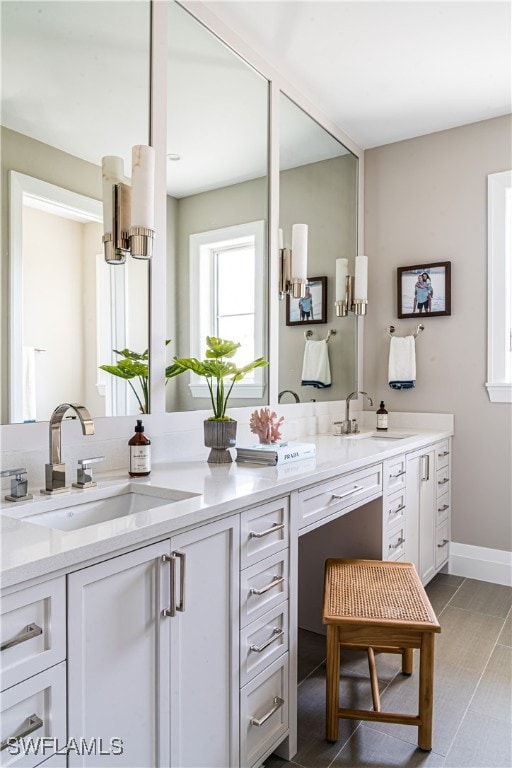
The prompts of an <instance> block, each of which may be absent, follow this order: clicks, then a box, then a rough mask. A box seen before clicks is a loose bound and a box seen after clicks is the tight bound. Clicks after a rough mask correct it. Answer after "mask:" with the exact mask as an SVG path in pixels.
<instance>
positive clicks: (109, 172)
mask: <svg viewBox="0 0 512 768" xmlns="http://www.w3.org/2000/svg"><path fill="white" fill-rule="evenodd" d="M101 175H102V185H103V186H102V190H103V232H104V234H112V187H113V185H114V184H119V183H120V182H122V181H124V164H123V158H122V157H116V156H115V155H107V156H106V157H103V158H102V159H101Z"/></svg>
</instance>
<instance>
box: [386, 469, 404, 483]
mask: <svg viewBox="0 0 512 768" xmlns="http://www.w3.org/2000/svg"><path fill="white" fill-rule="evenodd" d="M402 475H405V469H402V471H401V472H398V473H397V474H396V475H390V476H389V479H390V480H394V479H395V477H402Z"/></svg>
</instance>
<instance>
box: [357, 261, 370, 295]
mask: <svg viewBox="0 0 512 768" xmlns="http://www.w3.org/2000/svg"><path fill="white" fill-rule="evenodd" d="M367 299H368V256H356V275H355V280H354V301H366V300H367Z"/></svg>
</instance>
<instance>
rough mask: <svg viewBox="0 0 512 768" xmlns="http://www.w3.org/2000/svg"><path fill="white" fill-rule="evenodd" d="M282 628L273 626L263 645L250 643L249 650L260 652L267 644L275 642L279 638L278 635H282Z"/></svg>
mask: <svg viewBox="0 0 512 768" xmlns="http://www.w3.org/2000/svg"><path fill="white" fill-rule="evenodd" d="M283 635H284V630H283V629H279V627H274V629H273V630H272V634H271V635H270V637H269V639H268V640H267V642H266V643H263V645H251V646H250V648H249V650H250V651H254V652H255V653H261V652H262V651H264V650H265V648H268V646H269V645H271V644H272V643H275V641H276V640H279V638H280V637H283Z"/></svg>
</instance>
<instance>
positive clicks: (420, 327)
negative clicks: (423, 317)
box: [386, 323, 425, 339]
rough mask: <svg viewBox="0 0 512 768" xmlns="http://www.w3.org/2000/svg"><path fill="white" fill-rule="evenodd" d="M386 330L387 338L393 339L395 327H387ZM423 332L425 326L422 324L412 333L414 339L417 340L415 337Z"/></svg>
mask: <svg viewBox="0 0 512 768" xmlns="http://www.w3.org/2000/svg"><path fill="white" fill-rule="evenodd" d="M386 330H387V332H388V336H389V338H390V339H391V338H393V334H394V332H395V326H394V325H388V327H387V329H386ZM424 330H425V326H424V325H423V323H420V324H419V325H418V327H417V328H416V330H415V331H414V333H413V336H414V338H417V336H418V335H419V334H420V333H421V331H424Z"/></svg>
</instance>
